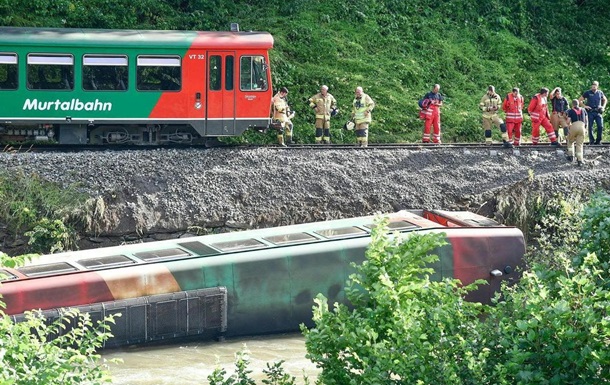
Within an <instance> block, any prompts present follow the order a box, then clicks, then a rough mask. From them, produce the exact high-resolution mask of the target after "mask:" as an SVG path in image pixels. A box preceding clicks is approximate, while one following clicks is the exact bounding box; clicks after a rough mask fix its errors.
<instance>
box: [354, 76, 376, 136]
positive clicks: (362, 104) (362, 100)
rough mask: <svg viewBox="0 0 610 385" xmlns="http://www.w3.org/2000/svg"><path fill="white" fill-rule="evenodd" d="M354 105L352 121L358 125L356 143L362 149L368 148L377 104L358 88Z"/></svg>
mask: <svg viewBox="0 0 610 385" xmlns="http://www.w3.org/2000/svg"><path fill="white" fill-rule="evenodd" d="M352 105H353V107H352V120H353V121H354V123H356V127H355V130H356V141H357V142H358V143H357V144H358V145H360V147H366V146H368V144H369V124H371V122H372V118H371V111H373V108H375V102H374V101H373V99H371V97H370V96H368V95H367V94H365V93H364V91H363V90H362V87H356V91H355V96H354V101H353V103H352Z"/></svg>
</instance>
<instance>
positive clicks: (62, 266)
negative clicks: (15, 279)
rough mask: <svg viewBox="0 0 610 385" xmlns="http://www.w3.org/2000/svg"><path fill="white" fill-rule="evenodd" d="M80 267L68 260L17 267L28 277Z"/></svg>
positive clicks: (68, 270) (52, 273)
mask: <svg viewBox="0 0 610 385" xmlns="http://www.w3.org/2000/svg"><path fill="white" fill-rule="evenodd" d="M77 270H78V269H77V268H76V267H74V266H72V265H70V264H69V263H66V262H56V263H47V264H43V265H33V266H24V267H20V268H18V269H17V271H19V272H20V273H22V274H23V275H25V276H27V277H39V276H42V275H54V274H62V273H69V272H71V271H77Z"/></svg>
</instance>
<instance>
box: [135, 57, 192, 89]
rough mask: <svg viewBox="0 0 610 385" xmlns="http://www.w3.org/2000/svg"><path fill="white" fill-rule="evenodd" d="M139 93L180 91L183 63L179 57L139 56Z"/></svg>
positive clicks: (137, 76) (137, 77)
mask: <svg viewBox="0 0 610 385" xmlns="http://www.w3.org/2000/svg"><path fill="white" fill-rule="evenodd" d="M136 82H137V88H138V91H180V90H181V89H182V62H181V60H180V57H179V56H147V55H141V56H138V65H137V73H136Z"/></svg>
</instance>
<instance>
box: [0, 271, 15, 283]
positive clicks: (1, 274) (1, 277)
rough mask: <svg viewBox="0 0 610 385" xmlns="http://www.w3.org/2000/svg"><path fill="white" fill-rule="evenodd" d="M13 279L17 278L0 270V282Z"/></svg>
mask: <svg viewBox="0 0 610 385" xmlns="http://www.w3.org/2000/svg"><path fill="white" fill-rule="evenodd" d="M15 278H17V276H15V275H14V274H11V273H9V272H8V271H6V270H0V282H3V281H10V280H11V279H15Z"/></svg>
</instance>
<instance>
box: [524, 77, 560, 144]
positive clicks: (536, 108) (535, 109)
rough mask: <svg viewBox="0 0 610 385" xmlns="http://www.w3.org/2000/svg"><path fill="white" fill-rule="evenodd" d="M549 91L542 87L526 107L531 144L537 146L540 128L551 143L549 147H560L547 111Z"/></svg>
mask: <svg viewBox="0 0 610 385" xmlns="http://www.w3.org/2000/svg"><path fill="white" fill-rule="evenodd" d="M548 95H549V89H548V88H546V87H543V88H541V89H540V92H539V93H537V94H536V95H534V97H533V98H532V100H530V104H529V106H528V107H527V112H528V113H529V114H530V117H531V118H532V144H538V142H539V141H540V126H542V127H544V129H545V130H546V134H547V136H548V137H549V140H550V141H551V145H553V146H560V144H559V142H558V141H557V136H556V135H555V130H553V126H552V125H551V122H550V120H549V110H548V105H547V97H548Z"/></svg>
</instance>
